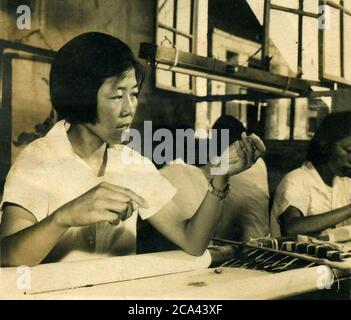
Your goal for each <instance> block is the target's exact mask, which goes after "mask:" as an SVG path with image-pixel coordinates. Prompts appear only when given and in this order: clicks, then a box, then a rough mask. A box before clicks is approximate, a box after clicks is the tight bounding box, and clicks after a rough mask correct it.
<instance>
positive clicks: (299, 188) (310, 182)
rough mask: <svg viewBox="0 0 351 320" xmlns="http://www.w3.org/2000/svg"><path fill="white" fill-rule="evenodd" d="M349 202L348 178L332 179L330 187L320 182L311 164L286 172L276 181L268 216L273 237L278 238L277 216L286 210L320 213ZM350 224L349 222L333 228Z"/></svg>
mask: <svg viewBox="0 0 351 320" xmlns="http://www.w3.org/2000/svg"><path fill="white" fill-rule="evenodd" d="M350 203H351V179H350V178H346V177H335V178H334V180H333V184H332V186H328V185H327V184H325V183H324V181H323V179H322V178H321V176H320V175H319V173H318V172H317V170H316V169H315V167H314V166H313V164H312V163H311V162H305V163H304V164H303V165H302V166H301V167H300V168H298V169H295V170H293V171H291V172H289V173H288V174H287V175H286V176H285V177H284V178H283V180H282V181H281V182H280V184H279V186H278V188H277V190H276V192H275V196H274V203H273V207H272V213H271V230H272V235H273V236H280V230H279V229H280V228H279V224H278V221H279V217H280V215H281V214H282V213H283V212H284V211H285V210H286V209H287V208H288V207H289V206H293V207H295V208H297V209H298V210H300V211H301V212H302V214H303V215H304V216H311V215H316V214H321V213H324V212H328V211H331V210H335V209H338V208H341V207H344V206H346V205H348V204H350ZM349 224H351V219H348V220H345V221H344V222H342V223H340V224H338V225H337V226H345V225H349Z"/></svg>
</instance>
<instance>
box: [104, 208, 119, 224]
mask: <svg viewBox="0 0 351 320" xmlns="http://www.w3.org/2000/svg"><path fill="white" fill-rule="evenodd" d="M100 215H101V222H108V223H110V224H112V225H114V226H117V225H118V224H119V223H120V222H121V219H120V217H119V216H118V214H115V213H113V212H110V211H108V210H105V211H102V213H101V214H100Z"/></svg>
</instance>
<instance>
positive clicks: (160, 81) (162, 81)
mask: <svg viewBox="0 0 351 320" xmlns="http://www.w3.org/2000/svg"><path fill="white" fill-rule="evenodd" d="M156 83H157V85H162V86H169V87H171V86H172V72H171V71H165V70H156Z"/></svg>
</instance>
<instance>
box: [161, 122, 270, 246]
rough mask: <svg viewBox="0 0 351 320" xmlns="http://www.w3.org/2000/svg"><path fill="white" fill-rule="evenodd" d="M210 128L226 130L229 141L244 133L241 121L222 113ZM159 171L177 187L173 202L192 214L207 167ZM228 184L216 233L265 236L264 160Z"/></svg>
mask: <svg viewBox="0 0 351 320" xmlns="http://www.w3.org/2000/svg"><path fill="white" fill-rule="evenodd" d="M213 129H217V130H221V129H229V144H232V143H234V142H236V141H238V140H240V137H241V135H242V133H243V132H245V133H247V131H246V129H245V127H244V126H243V124H242V123H241V122H240V121H239V120H237V119H236V118H234V117H233V116H229V115H223V116H221V117H220V118H219V119H218V120H217V121H216V122H215V124H214V125H213ZM217 135H219V133H218V134H217ZM217 143H218V145H217V150H220V144H221V141H220V139H218V141H217ZM161 173H162V175H163V176H164V177H166V178H167V179H168V180H169V181H170V182H171V183H172V185H173V186H174V187H176V189H177V193H176V195H175V197H174V201H175V202H176V203H177V204H178V206H179V207H181V208H182V211H183V212H184V214H185V216H186V217H188V218H189V217H191V216H192V215H193V214H194V212H196V210H197V208H198V207H199V206H200V204H201V201H202V200H203V198H204V196H205V194H206V190H207V184H208V182H207V179H208V177H209V166H208V165H205V166H198V167H196V166H192V165H188V164H185V163H184V164H179V163H171V164H169V165H167V166H165V167H163V168H162V169H161ZM229 184H230V185H231V191H230V192H229V194H228V196H227V198H226V199H224V201H223V208H222V217H221V219H220V220H219V223H218V226H217V228H216V233H215V236H216V237H218V238H223V239H228V240H236V241H249V240H250V239H251V238H261V237H266V236H267V235H268V234H269V209H268V206H269V190H268V176H267V168H266V164H265V163H264V161H263V160H262V159H258V160H257V161H256V163H254V164H253V165H252V167H251V168H249V169H247V170H245V171H243V172H241V173H239V174H236V175H233V176H231V177H230V178H229Z"/></svg>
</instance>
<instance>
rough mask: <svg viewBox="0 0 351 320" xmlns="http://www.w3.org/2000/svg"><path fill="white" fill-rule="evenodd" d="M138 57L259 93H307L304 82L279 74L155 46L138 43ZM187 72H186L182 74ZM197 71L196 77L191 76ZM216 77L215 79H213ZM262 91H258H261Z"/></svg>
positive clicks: (306, 82) (174, 69)
mask: <svg viewBox="0 0 351 320" xmlns="http://www.w3.org/2000/svg"><path fill="white" fill-rule="evenodd" d="M139 57H140V58H143V59H147V60H149V61H153V62H154V63H157V64H159V65H160V64H163V65H165V66H168V67H167V69H169V70H172V71H181V70H183V73H185V74H191V72H190V71H192V73H193V75H196V76H204V77H206V78H208V79H211V78H212V79H213V80H218V77H220V78H221V80H218V81H223V82H226V81H227V82H231V83H234V84H235V81H237V82H241V83H242V82H245V83H246V85H243V86H249V87H251V88H253V89H255V88H257V90H259V91H262V92H271V93H272V92H273V93H281V94H284V92H291V93H293V92H294V93H296V94H292V95H291V96H298V95H299V94H301V93H307V92H308V91H309V83H308V81H306V80H302V79H296V78H290V77H286V76H282V75H279V74H273V73H271V72H267V71H263V70H260V69H254V68H249V67H244V66H234V65H230V64H227V63H226V62H224V61H221V60H217V59H211V58H207V57H203V56H198V55H195V54H191V53H188V52H182V51H177V50H176V49H174V48H164V47H157V46H155V45H152V44H147V43H142V44H141V47H140V52H139ZM187 70H189V73H187V72H186V71H187ZM196 72H197V74H195V73H196ZM215 78H216V79H215ZM261 89H262V90H261Z"/></svg>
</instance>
